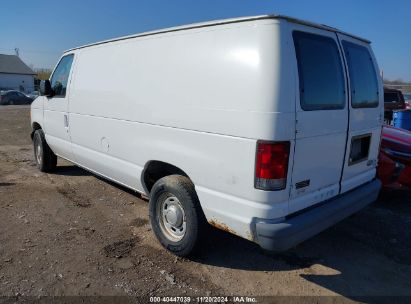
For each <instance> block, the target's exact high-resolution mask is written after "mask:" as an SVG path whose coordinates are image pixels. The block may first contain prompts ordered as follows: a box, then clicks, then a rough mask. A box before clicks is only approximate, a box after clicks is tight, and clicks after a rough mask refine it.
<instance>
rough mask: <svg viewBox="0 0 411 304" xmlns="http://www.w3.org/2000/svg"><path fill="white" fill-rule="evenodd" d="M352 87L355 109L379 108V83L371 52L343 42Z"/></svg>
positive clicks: (352, 101)
mask: <svg viewBox="0 0 411 304" xmlns="http://www.w3.org/2000/svg"><path fill="white" fill-rule="evenodd" d="M342 44H343V48H344V53H345V58H347V64H348V73H349V75H350V85H351V96H352V97H351V105H352V107H353V108H375V107H378V100H379V98H378V81H377V75H376V72H375V68H374V63H373V61H372V58H371V55H370V52H369V51H368V50H367V48H365V47H363V46H361V45H358V44H354V43H351V42H347V41H343V43H342Z"/></svg>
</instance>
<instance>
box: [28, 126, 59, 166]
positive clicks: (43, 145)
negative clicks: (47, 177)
mask: <svg viewBox="0 0 411 304" xmlns="http://www.w3.org/2000/svg"><path fill="white" fill-rule="evenodd" d="M33 147H34V159H35V161H36V165H37V168H38V169H39V170H40V171H41V172H52V171H53V170H54V169H56V166H57V156H56V154H54V152H53V151H52V150H51V149H50V147H49V145H48V144H47V142H46V138H45V136H44V132H43V130H41V129H39V130H36V132H34V136H33Z"/></svg>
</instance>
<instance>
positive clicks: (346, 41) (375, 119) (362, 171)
mask: <svg viewBox="0 0 411 304" xmlns="http://www.w3.org/2000/svg"><path fill="white" fill-rule="evenodd" d="M338 38H339V40H340V42H341V46H342V49H343V53H344V56H345V62H346V67H347V69H348V75H347V77H348V81H349V84H350V86H349V87H350V92H349V100H350V102H349V130H348V142H347V149H346V157H345V162H344V170H343V175H342V180H341V193H344V192H346V191H349V190H351V189H353V188H355V187H357V186H360V185H361V184H364V183H366V182H368V181H370V180H372V179H374V178H375V175H376V166H377V159H378V150H379V144H380V136H381V126H382V122H383V118H384V115H383V104H384V103H383V94H384V91H383V85H382V81H381V77H380V76H379V74H378V72H377V71H379V70H378V66H377V63H376V60H375V58H374V56H373V53H372V50H371V47H370V44H369V43H367V42H363V41H360V40H358V39H354V38H352V37H349V36H347V35H342V34H338Z"/></svg>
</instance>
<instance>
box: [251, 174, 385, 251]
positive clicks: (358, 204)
mask: <svg viewBox="0 0 411 304" xmlns="http://www.w3.org/2000/svg"><path fill="white" fill-rule="evenodd" d="M380 188H381V182H380V181H379V180H374V181H372V182H369V183H367V184H365V185H362V186H360V187H358V188H356V189H354V190H352V191H350V192H348V193H344V194H342V195H340V196H337V197H336V198H334V199H332V200H330V201H329V202H327V203H326V204H324V205H321V206H319V207H317V208H314V209H310V210H308V211H307V212H304V213H302V214H300V215H298V216H295V217H292V218H291V219H288V220H285V221H283V222H276V223H272V222H271V223H270V220H261V221H259V222H257V223H256V227H255V229H256V236H257V238H256V239H257V243H258V244H259V245H260V246H261V247H262V248H263V249H266V250H270V251H285V250H288V249H290V248H292V247H294V246H296V245H298V244H299V243H301V242H303V241H305V240H306V239H308V238H311V237H312V236H314V235H316V234H318V233H320V232H321V231H323V230H325V229H327V228H329V227H330V226H333V225H334V224H336V223H338V222H339V221H341V220H343V219H345V218H346V217H348V216H350V215H352V214H353V213H355V212H358V211H359V210H361V209H363V208H364V207H366V206H367V205H369V204H371V203H372V202H374V201H375V200H376V199H377V197H378V193H379V191H380Z"/></svg>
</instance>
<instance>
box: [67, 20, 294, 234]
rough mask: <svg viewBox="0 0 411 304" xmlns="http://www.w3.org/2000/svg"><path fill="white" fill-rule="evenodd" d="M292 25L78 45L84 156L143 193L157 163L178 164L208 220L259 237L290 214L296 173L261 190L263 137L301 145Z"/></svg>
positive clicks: (75, 124)
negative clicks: (281, 186) (148, 169)
mask: <svg viewBox="0 0 411 304" xmlns="http://www.w3.org/2000/svg"><path fill="white" fill-rule="evenodd" d="M284 23H285V21H279V20H259V21H253V22H244V23H239V24H229V25H222V26H218V27H213V28H211V27H210V28H201V29H192V30H187V31H182V32H175V33H167V34H159V35H155V36H149V37H141V38H135V39H129V40H124V41H116V42H113V43H108V44H104V45H96V46H92V47H89V48H84V49H80V50H78V52H77V57H78V63H77V64H76V71H75V73H76V75H75V77H74V78H73V79H74V82H73V84H72V88H71V90H72V91H71V95H70V123H71V127H70V132H71V138H72V145H73V150H74V151H75V161H76V162H77V163H78V164H79V165H81V166H83V167H86V168H88V169H90V170H92V171H95V172H97V173H99V174H101V175H104V176H106V177H109V178H110V179H112V180H115V181H117V182H119V183H122V184H123V185H127V186H129V187H130V188H133V189H136V190H138V191H144V190H143V186H142V181H141V180H140V178H141V174H142V170H143V168H144V166H145V164H146V163H148V162H149V161H151V160H159V161H163V162H167V163H170V164H172V165H174V166H177V167H179V168H180V169H181V170H183V171H184V172H186V173H187V174H188V176H189V177H190V178H191V180H192V181H193V183H194V184H195V186H196V191H197V194H198V196H199V199H200V202H201V205H202V208H203V210H204V213H205V215H206V217H207V219H208V220H209V221H211V222H214V223H220V224H224V225H226V226H227V227H229V229H230V231H231V232H233V233H235V234H237V235H240V236H243V237H245V238H248V239H252V238H253V233H254V232H253V231H252V229H253V227H254V225H253V221H254V220H255V218H281V217H284V216H286V215H287V213H288V198H289V187H288V186H289V185H290V182H291V174H289V175H288V181H287V188H286V189H285V190H282V191H276V192H270V191H261V190H257V189H255V188H254V176H255V153H256V142H257V140H269V141H273V140H276V141H290V142H291V151H293V150H294V141H293V139H294V134H295V122H294V121H295V103H294V99H295V96H294V95H293V94H291V95H290V92H293V91H294V83H293V81H292V79H293V78H292V75H293V74H292V73H293V72H292V70H290V69H289V66H290V60H292V57H290V56H289V55H288V54H287V50H288V48H287V43H288V42H287V41H286V40H284V39H283V38H282V36H284V35H286V32H285V31H284V29H283V27H282V24H284ZM290 157H291V158H292V155H291V156H290ZM291 165H292V163H291V162H290V164H289V172H291V171H292V168H291Z"/></svg>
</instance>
